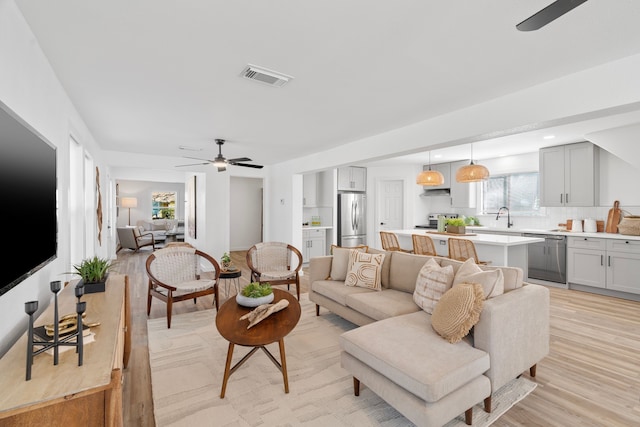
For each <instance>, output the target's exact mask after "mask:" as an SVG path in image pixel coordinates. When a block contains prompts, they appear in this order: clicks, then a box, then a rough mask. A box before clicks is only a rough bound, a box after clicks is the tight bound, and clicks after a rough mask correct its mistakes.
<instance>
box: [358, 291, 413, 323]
mask: <svg viewBox="0 0 640 427" xmlns="http://www.w3.org/2000/svg"><path fill="white" fill-rule="evenodd" d="M346 302H347V306H348V307H349V308H352V309H354V310H356V311H358V312H360V313H362V314H364V315H365V316H368V317H370V318H372V319H375V320H382V319H387V318H389V317H393V316H399V315H401V314H407V313H415V312H416V311H418V310H420V307H418V306H417V305H416V303H415V302H413V297H412V294H409V293H407V292H402V291H396V290H395V289H384V290H382V291H380V292H367V293H358V294H350V295H347V296H346Z"/></svg>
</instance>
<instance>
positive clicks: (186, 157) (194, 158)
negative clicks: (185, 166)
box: [182, 156, 213, 163]
mask: <svg viewBox="0 0 640 427" xmlns="http://www.w3.org/2000/svg"><path fill="white" fill-rule="evenodd" d="M182 157H183V158H185V159H193V160H202V161H203V162H209V163H212V162H213V160H209V159H200V158H198V157H189V156H182Z"/></svg>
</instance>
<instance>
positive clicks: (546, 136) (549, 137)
mask: <svg viewBox="0 0 640 427" xmlns="http://www.w3.org/2000/svg"><path fill="white" fill-rule="evenodd" d="M555 137H556V136H555V135H545V136H543V137H542V139H553V138H555Z"/></svg>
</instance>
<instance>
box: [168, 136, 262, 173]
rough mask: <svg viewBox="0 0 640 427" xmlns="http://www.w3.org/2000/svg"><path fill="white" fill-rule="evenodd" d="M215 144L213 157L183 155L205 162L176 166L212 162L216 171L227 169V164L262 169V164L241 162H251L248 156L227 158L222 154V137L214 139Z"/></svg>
mask: <svg viewBox="0 0 640 427" xmlns="http://www.w3.org/2000/svg"><path fill="white" fill-rule="evenodd" d="M216 144H218V155H217V156H216V158H215V159H213V160H206V159H198V158H196V157H185V158H186V159H194V160H204V161H205V163H192V164H189V165H178V166H176V167H182V166H196V165H208V164H211V163H213V165H214V166H215V167H217V168H218V172H224V171H225V170H227V165H233V166H244V167H247V168H256V169H262V168H263V167H264V166H262V165H252V164H249V163H242V162H251V161H252V160H251V159H250V158H248V157H238V158H237V159H227V158H225V157H224V156H223V155H222V144H224V139H216Z"/></svg>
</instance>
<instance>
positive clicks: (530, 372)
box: [529, 364, 538, 378]
mask: <svg viewBox="0 0 640 427" xmlns="http://www.w3.org/2000/svg"><path fill="white" fill-rule="evenodd" d="M537 366H538V365H537V364H535V365H533V366H532V367H530V368H529V375H530V376H531V377H533V378H535V377H536V367H537Z"/></svg>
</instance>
